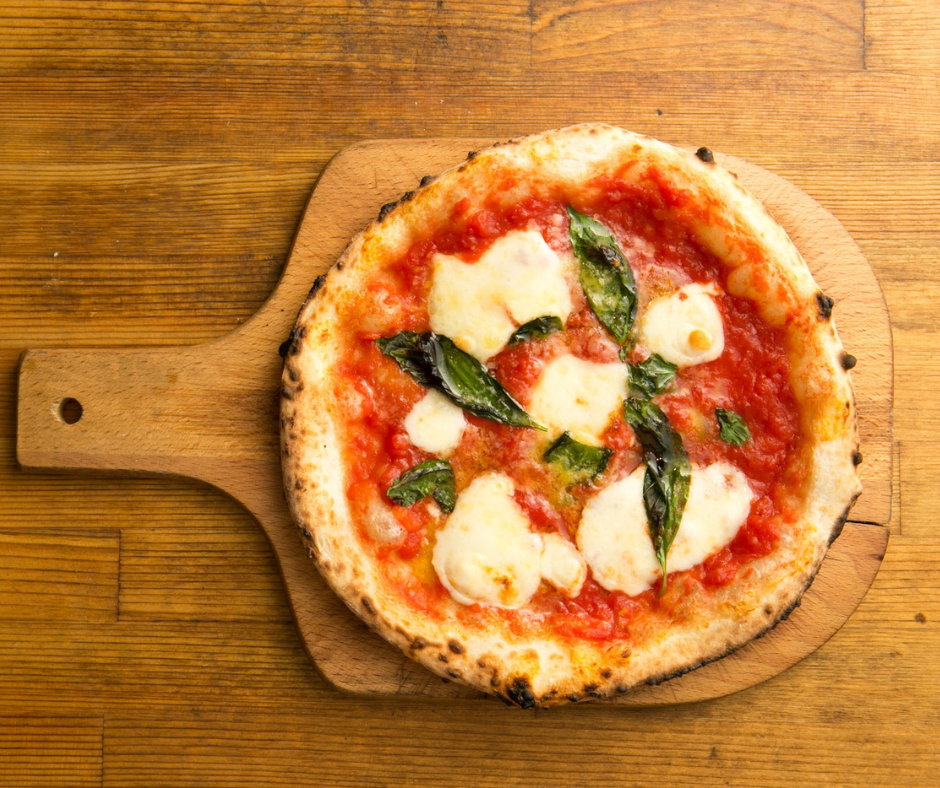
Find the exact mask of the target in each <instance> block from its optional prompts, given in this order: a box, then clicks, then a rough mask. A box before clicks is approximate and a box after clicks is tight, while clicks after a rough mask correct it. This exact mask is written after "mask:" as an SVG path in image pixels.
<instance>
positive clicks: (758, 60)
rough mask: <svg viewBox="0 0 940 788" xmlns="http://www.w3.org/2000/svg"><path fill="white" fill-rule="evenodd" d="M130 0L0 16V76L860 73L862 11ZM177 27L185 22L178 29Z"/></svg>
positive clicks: (831, 6) (409, 0)
mask: <svg viewBox="0 0 940 788" xmlns="http://www.w3.org/2000/svg"><path fill="white" fill-rule="evenodd" d="M147 10H148V11H149V13H143V11H144V4H143V3H138V2H122V3H111V4H108V5H107V6H100V5H97V4H93V3H88V2H84V3H70V4H68V6H66V5H65V4H64V3H48V4H43V5H42V6H40V7H36V8H32V7H29V6H14V7H12V8H7V9H5V12H4V13H2V15H0V22H2V25H0V28H2V30H3V31H4V33H3V35H2V36H0V52H2V53H3V56H2V57H0V68H7V69H14V70H18V69H22V68H23V67H24V66H28V67H30V68H32V69H41V68H44V67H49V66H50V65H52V64H54V65H55V67H56V68H57V69H68V70H83V71H97V70H101V69H102V68H112V69H113V68H119V69H121V70H122V71H125V72H133V71H142V70H145V69H153V68H159V69H160V70H163V71H182V70H190V71H197V70H199V69H201V68H205V67H206V66H207V65H218V64H220V63H222V64H224V63H226V62H229V61H232V60H234V61H238V62H240V63H248V64H251V65H253V66H266V67H271V66H281V67H284V66H291V67H296V66H306V67H311V66H348V65H349V64H351V63H352V64H354V67H355V68H357V69H363V68H369V69H382V70H384V71H386V72H388V71H392V72H395V71H398V72H405V71H408V70H410V69H413V68H416V67H429V66H432V67H436V68H440V69H448V68H449V69H455V70H460V69H464V68H466V64H467V63H469V62H473V61H475V60H479V59H485V60H486V62H487V66H488V67H490V68H493V69H498V70H500V71H507V70H518V69H520V68H525V67H528V66H529V65H530V64H531V65H534V66H536V67H540V66H544V65H546V64H552V65H554V64H557V63H562V64H564V65H565V67H566V68H571V67H574V68H578V69H580V70H595V69H596V68H597V65H598V61H599V60H606V59H610V60H614V61H616V62H618V64H619V65H620V66H621V67H622V68H625V69H635V68H642V69H645V70H647V71H648V70H651V69H656V70H670V71H675V70H694V69H726V68H728V64H729V63H732V62H733V63H735V64H736V65H737V66H738V67H739V68H744V69H747V68H750V69H755V68H761V67H763V66H764V64H765V63H766V62H767V61H770V62H773V63H775V64H776V66H777V67H778V68H780V69H812V70H820V69H843V70H845V69H857V68H861V66H862V4H861V2H860V0H816V1H815V2H813V3H796V2H785V3H775V4H767V3H761V2H756V0H748V1H747V2H743V3H739V4H736V6H735V9H734V13H729V10H728V9H717V8H711V7H705V6H702V5H701V4H696V3H692V2H684V3H681V4H679V5H676V4H669V3H665V2H654V3H638V2H626V3H618V4H616V5H614V6H611V7H607V8H603V7H602V8H598V7H597V4H593V6H592V5H589V4H587V3H585V2H569V3H563V4H559V3H550V2H546V1H545V0H541V1H540V2H536V3H534V4H533V3H529V2H524V1H522V0H502V1H499V0H494V1H491V2H489V3H487V4H486V6H485V8H481V9H470V8H468V7H467V6H466V4H461V3H444V2H437V0H399V1H398V2H387V3H383V4H381V5H380V6H373V7H370V6H368V5H367V4H365V3H359V2H351V1H349V0H321V1H320V2H318V3H316V4H314V5H306V4H301V5H297V4H289V3H285V2H267V3H265V4H264V5H261V6H259V5H258V4H255V3H250V2H247V1H245V0H242V1H241V2H239V1H232V2H228V3H226V4H224V6H216V5H210V4H184V3H178V2H168V3H162V4H161V5H160V7H158V8H154V7H153V6H150V7H148V9H147ZM184 21H185V23H183V22H184Z"/></svg>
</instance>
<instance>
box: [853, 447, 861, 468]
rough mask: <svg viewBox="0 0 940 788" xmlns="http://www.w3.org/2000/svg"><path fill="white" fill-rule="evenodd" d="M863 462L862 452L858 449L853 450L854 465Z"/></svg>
mask: <svg viewBox="0 0 940 788" xmlns="http://www.w3.org/2000/svg"><path fill="white" fill-rule="evenodd" d="M861 464H862V453H861V452H860V451H859V450H858V449H856V450H855V451H853V452H852V465H861Z"/></svg>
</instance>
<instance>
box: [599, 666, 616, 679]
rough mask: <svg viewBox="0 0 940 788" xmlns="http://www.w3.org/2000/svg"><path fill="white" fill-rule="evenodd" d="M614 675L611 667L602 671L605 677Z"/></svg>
mask: <svg viewBox="0 0 940 788" xmlns="http://www.w3.org/2000/svg"><path fill="white" fill-rule="evenodd" d="M612 675H613V673H612V672H611V670H610V668H604V669H603V670H602V671H601V676H602V677H603V678H605V679H609V678H610V677H611V676H612Z"/></svg>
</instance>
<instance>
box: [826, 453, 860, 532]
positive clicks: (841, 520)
mask: <svg viewBox="0 0 940 788" xmlns="http://www.w3.org/2000/svg"><path fill="white" fill-rule="evenodd" d="M855 454H858V452H855ZM859 457H861V455H860V454H859ZM852 459H853V461H854V459H855V458H854V456H853V458H852ZM856 498H858V496H857V495H856V496H855V497H854V498H852V500H851V501H849V505H848V506H846V507H845V511H844V512H842V514H841V516H840V517H839V519H838V520H836V525H835V528H833V529H832V536H830V537H829V544H830V545H832V543H833V542H834V541H835V540H836V539H838V538H839V537H840V536H841V535H842V529H843V528H845V521H846V520H848V519H849V512H850V511H851V510H852V505H853V504H854V503H855V500H856Z"/></svg>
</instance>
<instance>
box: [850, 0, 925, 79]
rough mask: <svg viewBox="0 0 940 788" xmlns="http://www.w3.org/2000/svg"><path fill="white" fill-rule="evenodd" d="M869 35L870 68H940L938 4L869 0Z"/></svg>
mask: <svg viewBox="0 0 940 788" xmlns="http://www.w3.org/2000/svg"><path fill="white" fill-rule="evenodd" d="M865 33H866V37H867V39H868V45H867V51H866V65H867V67H868V68H870V69H878V70H883V71H913V70H930V71H933V72H936V71H937V70H938V69H940V7H938V6H937V4H936V3H932V2H929V1H928V2H925V1H924V0H866V2H865Z"/></svg>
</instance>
